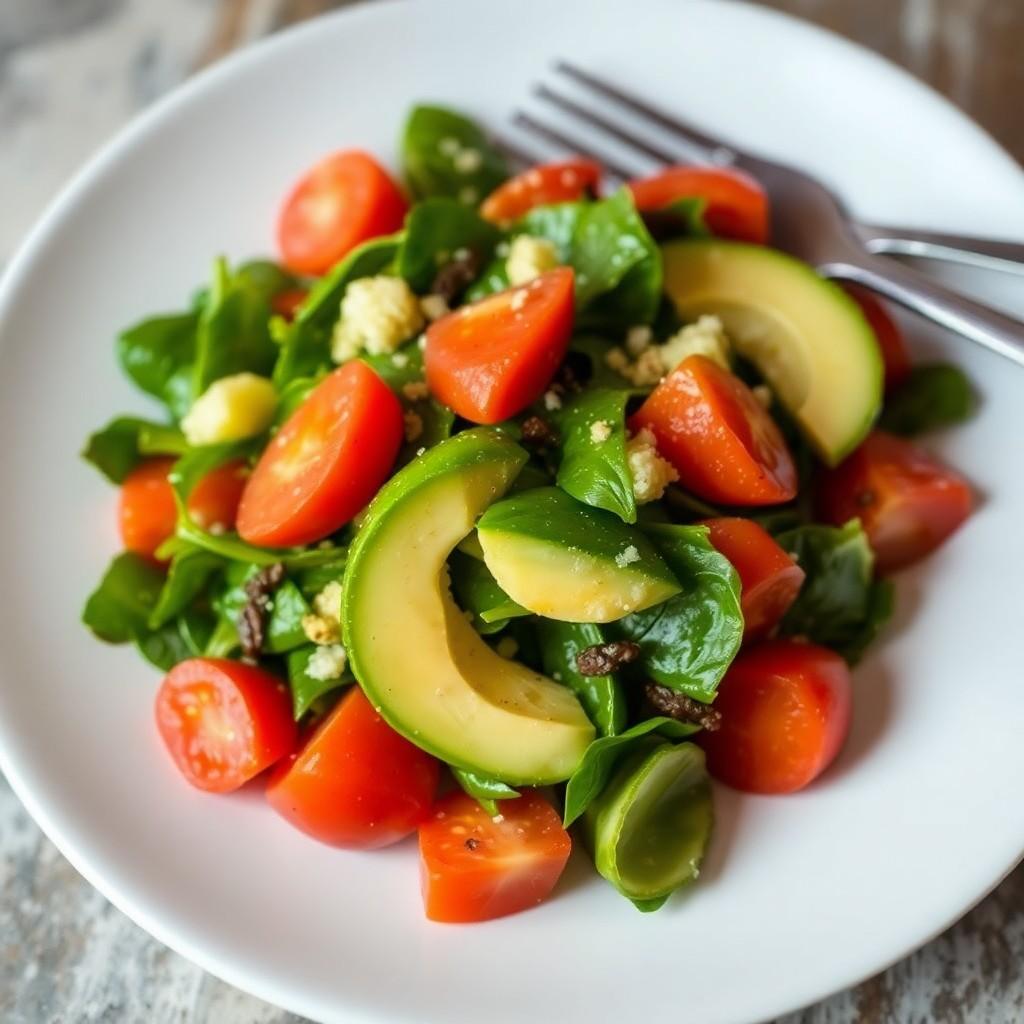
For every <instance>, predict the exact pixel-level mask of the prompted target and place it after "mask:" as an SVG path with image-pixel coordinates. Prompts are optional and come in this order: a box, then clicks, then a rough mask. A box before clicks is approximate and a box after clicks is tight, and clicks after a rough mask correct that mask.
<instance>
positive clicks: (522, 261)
mask: <svg viewBox="0 0 1024 1024" xmlns="http://www.w3.org/2000/svg"><path fill="white" fill-rule="evenodd" d="M557 266H558V250H557V249H555V247H554V245H552V243H551V242H549V241H548V240H547V239H546V238H534V237H533V236H532V235H518V236H517V237H516V238H514V239H513V240H512V244H511V245H510V246H509V251H508V259H507V260H506V261H505V269H506V270H507V271H508V280H509V284H511V285H519V284H526V283H527V281H532V280H533V279H534V278H535V277H540V275H541V274H543V273H544V272H545V271H548V270H553V269H554V268H555V267H557Z"/></svg>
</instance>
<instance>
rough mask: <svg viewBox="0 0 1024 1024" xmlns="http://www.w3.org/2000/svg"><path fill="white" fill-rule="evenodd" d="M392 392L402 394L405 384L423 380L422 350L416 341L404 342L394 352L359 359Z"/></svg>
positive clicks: (364, 356)
mask: <svg viewBox="0 0 1024 1024" xmlns="http://www.w3.org/2000/svg"><path fill="white" fill-rule="evenodd" d="M359 358H360V359H362V361H363V362H364V363H366V365H367V366H369V367H370V369H371V370H373V372H374V373H376V374H377V376H378V377H380V379H381V380H382V381H384V383H385V384H387V386H388V387H389V388H391V390H392V391H394V392H396V393H398V394H399V395H400V394H401V393H402V388H403V387H405V385H406V384H415V383H416V382H417V381H421V380H423V375H424V373H425V371H424V369H423V349H421V348H420V346H419V344H418V343H417V342H416V341H409V342H406V343H405V344H404V345H403V346H402V347H401V348H399V349H398V350H397V351H395V352H380V353H377V354H375V355H362V356H360V357H359Z"/></svg>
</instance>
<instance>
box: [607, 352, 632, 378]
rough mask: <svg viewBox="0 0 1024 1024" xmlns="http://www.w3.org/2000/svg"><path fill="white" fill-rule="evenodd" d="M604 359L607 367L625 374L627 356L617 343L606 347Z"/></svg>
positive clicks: (627, 362)
mask: <svg viewBox="0 0 1024 1024" xmlns="http://www.w3.org/2000/svg"><path fill="white" fill-rule="evenodd" d="M604 361H605V363H606V364H607V365H608V368H609V369H611V370H614V371H615V372H616V373H621V374H622V375H623V376H625V374H626V370H627V369H628V368H629V356H627V355H626V353H625V351H624V350H623V349H621V348H619V346H618V345H616V346H615V347H614V348H610V349H608V351H607V352H606V353H605V354H604Z"/></svg>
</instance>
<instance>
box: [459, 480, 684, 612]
mask: <svg viewBox="0 0 1024 1024" xmlns="http://www.w3.org/2000/svg"><path fill="white" fill-rule="evenodd" d="M477 536H478V537H479V539H480V545H481V547H482V548H483V552H484V561H485V562H486V564H487V568H488V569H490V570H491V574H492V575H493V576H494V578H495V580H497V582H498V586H499V587H501V589H502V590H503V591H505V593H506V594H508V595H509V597H511V598H512V600H513V601H515V602H517V603H518V604H520V605H522V606H523V607H524V608H528V609H529V610H530V611H531V612H535V613H536V614H537V615H543V616H545V617H547V618H549V619H560V620H561V621H563V622H612V621H613V620H615V619H621V618H622V617H623V616H625V615H629V614H630V613H631V612H637V611H642V610H643V609H644V608H650V607H651V606H652V605H655V604H661V602H662V601H666V600H668V598H670V597H672V596H673V595H675V594H678V593H679V592H680V590H681V589H682V587H680V585H679V581H678V580H677V579H676V578H675V576H674V575H673V574H672V570H671V569H670V568H669V567H668V564H667V563H666V562H665V560H664V559H663V558H662V557H661V555H659V554H658V552H657V550H656V549H655V547H654V545H653V544H651V542H650V541H649V540H648V539H647V538H646V537H645V536H644V535H643V534H642V533H641V532H640V531H639V530H637V529H635V528H634V527H631V526H627V525H626V524H625V523H623V522H622V520H621V519H619V517H618V516H616V515H613V514H612V513H611V512H606V511H605V510H604V509H600V508H592V507H591V506H590V505H584V504H583V503H582V502H580V501H577V500H576V499H575V498H571V497H570V496H569V495H568V494H566V493H565V492H564V491H561V490H559V489H558V488H557V487H538V488H535V489H534V490H532V491H523V492H522V493H521V494H516V495H513V496H512V497H510V498H506V499H504V501H499V502H497V503H496V504H494V505H492V506H491V507H490V508H489V509H488V510H487V511H486V512H485V513H484V514H483V516H482V517H481V519H480V522H479V523H478V524H477Z"/></svg>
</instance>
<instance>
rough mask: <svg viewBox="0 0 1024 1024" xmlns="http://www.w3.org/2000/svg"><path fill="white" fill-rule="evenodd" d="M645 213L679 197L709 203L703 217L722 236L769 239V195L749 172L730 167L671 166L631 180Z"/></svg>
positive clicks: (760, 240) (632, 189) (631, 188)
mask: <svg viewBox="0 0 1024 1024" xmlns="http://www.w3.org/2000/svg"><path fill="white" fill-rule="evenodd" d="M628 187H629V190H630V191H631V192H632V193H633V201H634V202H635V203H636V207H637V209H638V210H640V211H641V212H642V213H648V212H651V213H653V212H655V211H657V210H661V209H663V208H664V207H665V206H667V205H668V204H669V203H671V202H673V201H674V200H676V199H685V198H690V197H696V198H699V199H703V200H704V201H705V202H706V204H707V205H706V206H705V208H704V220H705V223H706V224H707V226H708V228H709V229H710V230H711V232H712V233H713V234H715V235H718V236H719V237H721V238H734V239H737V240H738V241H741V242H754V243H755V244H757V245H764V244H765V243H766V242H767V241H768V196H767V194H766V193H765V191H764V189H763V188H761V186H760V185H759V184H758V183H757V182H756V181H755V180H754V179H753V178H752V177H750V175H749V174H744V173H743V172H742V171H737V170H734V169H732V168H727V167H687V166H681V167H668V168H666V169H665V170H663V171H659V172H658V173H657V174H655V175H653V176H652V177H650V178H642V179H639V180H637V181H631V182H629V186H628Z"/></svg>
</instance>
